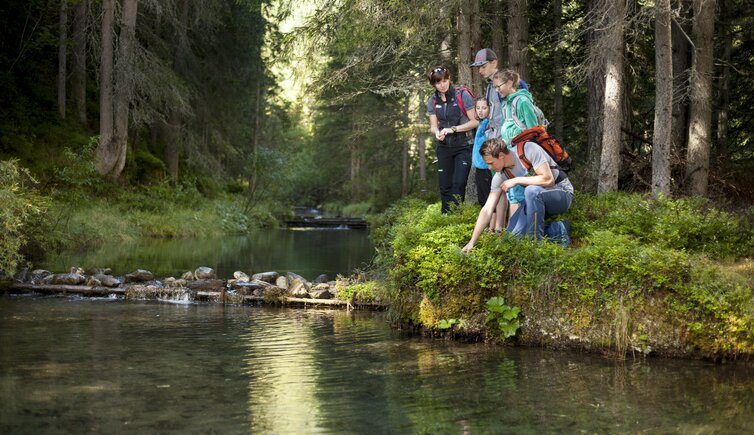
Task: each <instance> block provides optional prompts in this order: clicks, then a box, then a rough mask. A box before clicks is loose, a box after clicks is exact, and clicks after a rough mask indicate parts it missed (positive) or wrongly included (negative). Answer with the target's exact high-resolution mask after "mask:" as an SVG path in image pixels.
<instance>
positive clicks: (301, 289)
mask: <svg viewBox="0 0 754 435" xmlns="http://www.w3.org/2000/svg"><path fill="white" fill-rule="evenodd" d="M286 276H287V278H288V294H290V295H291V296H293V297H294V298H308V297H309V290H311V287H310V286H309V283H308V282H306V280H305V279H304V278H303V277H302V276H301V275H297V274H295V273H293V272H288V273H287V275H286Z"/></svg>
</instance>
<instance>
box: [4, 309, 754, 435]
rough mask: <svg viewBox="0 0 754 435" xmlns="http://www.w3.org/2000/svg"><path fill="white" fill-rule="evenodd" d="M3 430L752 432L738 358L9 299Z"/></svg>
mask: <svg viewBox="0 0 754 435" xmlns="http://www.w3.org/2000/svg"><path fill="white" fill-rule="evenodd" d="M0 403H2V404H3V406H1V407H0V433H18V432H24V433H47V432H61V431H65V432H74V433H80V432H107V433H109V432H134V433H136V432H138V433H145V432H146V433H153V432H176V433H178V432H186V431H190V432H204V433H206V432H215V433H228V432H232V433H238V432H251V433H306V432H325V433H491V432H495V433H499V432H505V433H542V432H545V433H573V432H588V433H616V432H617V433H637V432H650V433H751V430H752V428H754V371H752V369H751V368H750V367H746V366H742V365H716V364H712V363H706V362H700V361H684V360H660V359H656V360H655V359H649V360H646V361H640V362H615V361H610V360H605V359H603V358H601V357H599V356H595V355H583V354H579V353H572V352H551V351H544V350H539V349H519V348H503V347H495V346H486V345H483V344H463V343H451V342H444V341H435V340H429V339H419V338H406V337H405V336H403V335H402V334H401V333H399V332H398V331H395V330H392V329H391V328H390V327H389V325H388V324H387V323H386V321H385V315H384V314H383V313H364V312H350V313H349V312H343V311H326V310H313V309H310V310H301V309H285V308H270V307H264V308H260V307H248V306H238V307H236V306H219V305H202V304H193V305H176V304H164V303H154V302H151V303H143V302H125V301H110V300H89V299H83V300H82V299H68V298H60V297H57V298H30V297H0Z"/></svg>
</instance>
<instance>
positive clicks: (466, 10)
mask: <svg viewBox="0 0 754 435" xmlns="http://www.w3.org/2000/svg"><path fill="white" fill-rule="evenodd" d="M457 23H458V29H457V30H458V83H459V84H461V85H464V86H467V87H469V88H471V86H472V79H471V66H470V65H471V62H470V61H469V60H470V59H471V58H472V57H473V56H472V54H471V5H470V4H469V2H467V1H462V2H461V5H460V8H459V13H458V19H457Z"/></svg>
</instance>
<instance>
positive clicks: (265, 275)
mask: <svg viewBox="0 0 754 435" xmlns="http://www.w3.org/2000/svg"><path fill="white" fill-rule="evenodd" d="M279 276H280V274H279V273H277V272H261V273H255V274H254V275H252V276H251V279H258V280H260V281H265V282H269V283H270V284H272V283H274V282H275V280H276V279H278V277H279Z"/></svg>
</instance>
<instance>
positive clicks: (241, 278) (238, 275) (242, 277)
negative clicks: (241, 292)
mask: <svg viewBox="0 0 754 435" xmlns="http://www.w3.org/2000/svg"><path fill="white" fill-rule="evenodd" d="M233 278H235V280H236V282H249V281H251V278H249V275H247V274H245V273H243V272H241V271H240V270H237V271H235V272H233Z"/></svg>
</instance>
